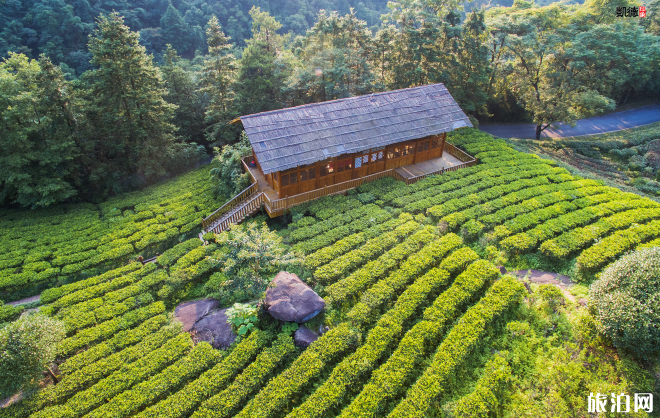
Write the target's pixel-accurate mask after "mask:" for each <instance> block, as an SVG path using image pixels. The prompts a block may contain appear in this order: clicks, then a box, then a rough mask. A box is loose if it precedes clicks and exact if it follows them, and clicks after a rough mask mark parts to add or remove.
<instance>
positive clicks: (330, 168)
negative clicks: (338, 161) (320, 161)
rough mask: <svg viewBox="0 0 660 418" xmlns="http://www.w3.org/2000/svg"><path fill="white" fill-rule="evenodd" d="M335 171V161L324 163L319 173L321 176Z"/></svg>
mask: <svg viewBox="0 0 660 418" xmlns="http://www.w3.org/2000/svg"><path fill="white" fill-rule="evenodd" d="M334 172H335V163H327V164H325V165H322V166H321V168H320V169H319V175H320V176H321V177H324V176H327V175H328V174H332V173H334Z"/></svg>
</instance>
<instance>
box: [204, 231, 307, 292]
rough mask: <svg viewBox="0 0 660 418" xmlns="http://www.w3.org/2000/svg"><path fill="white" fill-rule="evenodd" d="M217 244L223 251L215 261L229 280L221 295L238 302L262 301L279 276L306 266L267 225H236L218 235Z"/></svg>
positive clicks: (215, 257)
mask: <svg viewBox="0 0 660 418" xmlns="http://www.w3.org/2000/svg"><path fill="white" fill-rule="evenodd" d="M216 242H217V243H218V245H219V246H220V251H219V252H218V253H217V254H215V255H214V257H213V258H212V261H213V262H214V263H215V264H217V265H218V267H219V268H221V269H222V272H223V273H224V274H225V275H226V276H227V278H228V279H227V280H226V281H225V282H223V283H222V286H221V287H220V288H219V289H218V291H219V292H220V294H221V295H222V296H223V297H228V298H233V299H234V300H238V301H245V300H251V299H254V298H260V297H261V296H262V294H263V292H265V291H266V287H267V286H268V283H270V280H271V279H272V278H273V277H274V275H275V274H276V273H278V272H279V271H280V270H283V269H286V268H287V266H294V265H299V264H301V263H302V262H303V259H302V258H301V257H300V256H299V255H298V254H297V253H295V252H292V251H289V250H288V248H287V247H285V246H284V244H282V238H281V237H280V236H278V235H277V234H276V233H275V232H273V231H271V230H270V229H269V228H268V226H267V225H266V224H265V223H264V224H262V225H261V226H259V225H257V224H255V223H247V224H245V225H234V226H232V227H231V228H230V229H228V230H227V231H224V232H222V233H221V234H218V235H216Z"/></svg>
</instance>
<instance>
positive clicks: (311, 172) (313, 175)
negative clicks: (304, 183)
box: [307, 167, 316, 180]
mask: <svg viewBox="0 0 660 418" xmlns="http://www.w3.org/2000/svg"><path fill="white" fill-rule="evenodd" d="M307 172H308V173H309V179H310V180H312V179H315V178H316V167H312V168H310V169H309V170H308V171H307Z"/></svg>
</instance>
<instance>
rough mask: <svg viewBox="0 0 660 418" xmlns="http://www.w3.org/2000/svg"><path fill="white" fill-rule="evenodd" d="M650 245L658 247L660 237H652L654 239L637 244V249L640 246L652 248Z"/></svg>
mask: <svg viewBox="0 0 660 418" xmlns="http://www.w3.org/2000/svg"><path fill="white" fill-rule="evenodd" d="M652 247H660V238H658V239H654V240H652V241H649V242H647V243H645V244H639V245H638V246H637V249H640V248H652Z"/></svg>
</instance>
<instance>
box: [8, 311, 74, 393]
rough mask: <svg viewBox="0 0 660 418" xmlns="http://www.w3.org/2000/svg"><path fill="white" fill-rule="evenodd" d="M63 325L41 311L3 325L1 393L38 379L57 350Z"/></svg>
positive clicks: (9, 391)
mask: <svg viewBox="0 0 660 418" xmlns="http://www.w3.org/2000/svg"><path fill="white" fill-rule="evenodd" d="M64 336H65V332H64V325H63V324H62V323H61V322H60V321H58V320H56V319H53V318H49V317H47V316H45V315H44V314H41V313H34V314H27V315H23V316H22V317H20V318H19V319H18V320H16V321H15V322H11V323H9V324H8V325H7V326H5V327H4V328H2V329H0V395H1V396H2V397H6V396H9V395H12V394H14V393H15V392H17V391H18V390H20V389H22V388H24V387H26V386H27V385H29V384H31V383H33V382H34V381H36V380H37V379H38V378H39V377H40V376H41V373H42V372H43V371H44V370H46V369H47V368H48V366H50V363H52V362H53V360H55V356H56V354H57V345H58V344H59V342H60V341H61V340H62V339H63V338H64Z"/></svg>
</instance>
